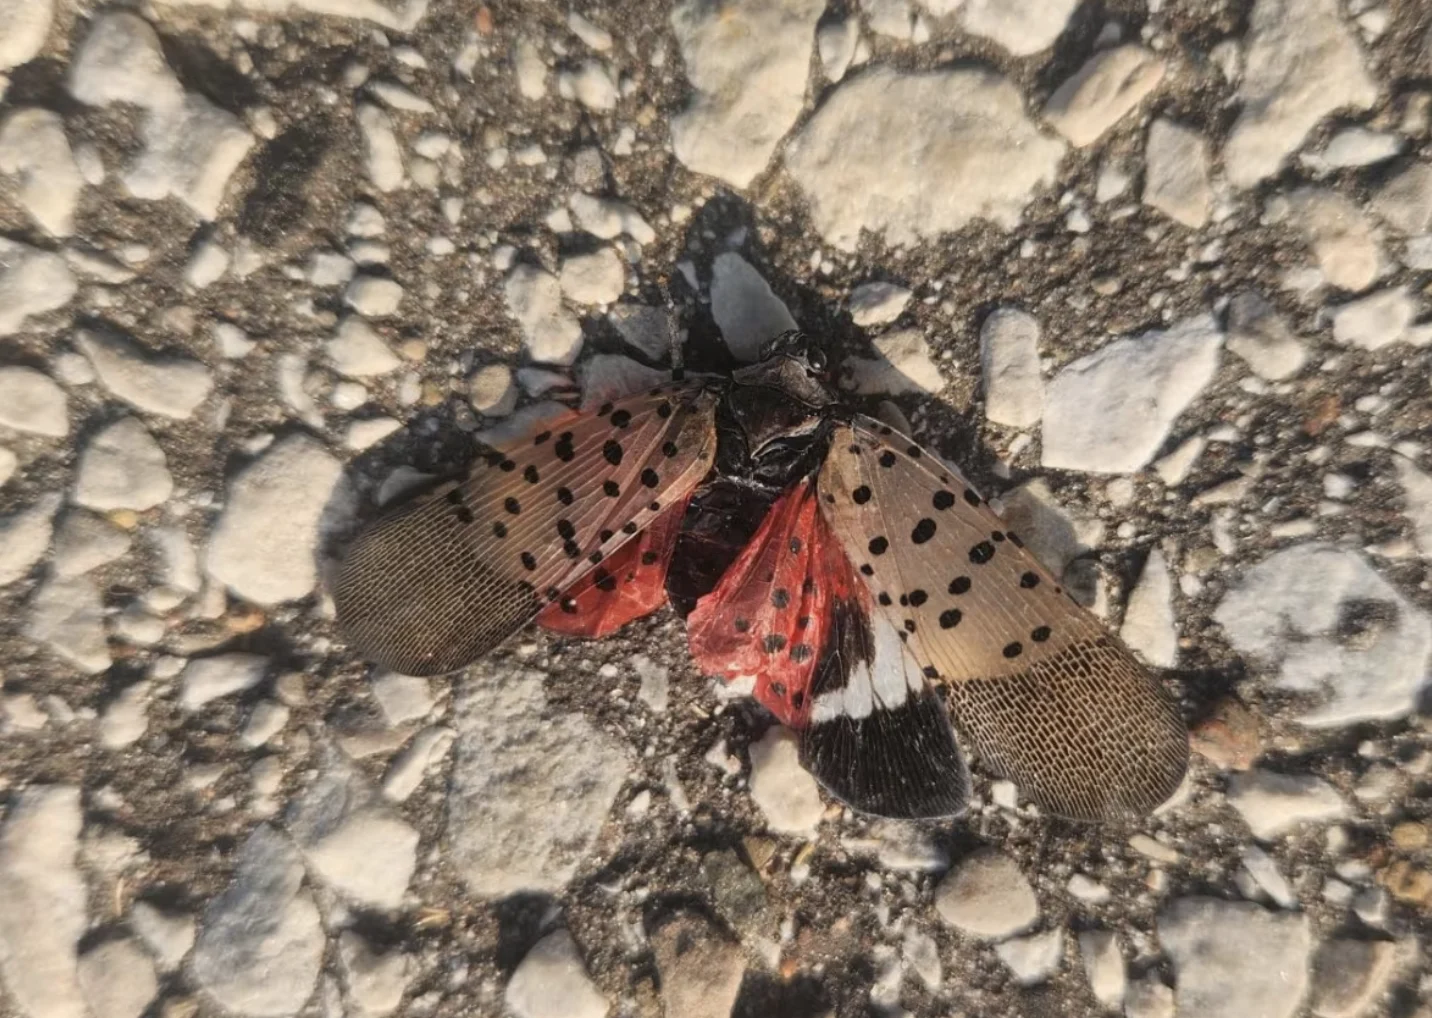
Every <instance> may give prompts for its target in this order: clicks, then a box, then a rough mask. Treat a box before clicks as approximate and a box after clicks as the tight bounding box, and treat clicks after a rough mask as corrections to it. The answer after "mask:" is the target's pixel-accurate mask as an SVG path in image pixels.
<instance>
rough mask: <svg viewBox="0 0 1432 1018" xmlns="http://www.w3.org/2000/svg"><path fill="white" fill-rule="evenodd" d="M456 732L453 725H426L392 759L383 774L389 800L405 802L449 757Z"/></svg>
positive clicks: (384, 786) (384, 795)
mask: <svg viewBox="0 0 1432 1018" xmlns="http://www.w3.org/2000/svg"><path fill="white" fill-rule="evenodd" d="M456 737H457V733H455V732H454V731H453V730H452V729H451V728H441V727H432V728H424V729H423V730H422V731H421V732H419V733H418V734H417V735H415V736H413V741H412V742H410V743H409V744H408V748H407V749H405V750H403V751H402V752H401V753H399V754H398V755H397V756H396V757H394V758H393V763H392V764H391V765H390V766H389V767H388V773H387V774H385V775H383V797H384V798H385V799H387V800H389V801H390V802H406V801H407V799H408V796H410V795H412V794H413V793H414V792H416V791H417V790H418V786H419V785H421V784H422V783H423V778H424V777H425V776H426V775H427V773H428V771H430V770H432V769H433V768H434V767H436V766H437V765H438V764H439V763H441V762H442V761H443V759H444V758H445V757H446V756H447V753H448V750H449V749H451V748H452V744H453V741H454V740H455V739H456Z"/></svg>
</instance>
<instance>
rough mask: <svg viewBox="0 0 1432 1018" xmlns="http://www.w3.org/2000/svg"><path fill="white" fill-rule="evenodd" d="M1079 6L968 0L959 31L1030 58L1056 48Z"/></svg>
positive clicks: (1067, 1)
mask: <svg viewBox="0 0 1432 1018" xmlns="http://www.w3.org/2000/svg"><path fill="white" fill-rule="evenodd" d="M927 6H929V5H928V4H927ZM1077 6H1078V0H965V3H964V6H963V7H961V8H960V27H962V28H963V29H964V30H965V31H966V32H970V33H973V34H974V35H982V36H984V37H985V38H987V39H992V40H994V41H995V42H996V43H998V44H999V45H1001V46H1003V47H1004V48H1005V49H1007V50H1009V51H1010V52H1011V53H1013V54H1014V55H1015V56H1017V57H1027V56H1029V55H1030V54H1033V53H1038V52H1039V51H1040V50H1044V49H1048V48H1049V47H1050V46H1051V45H1053V43H1054V40H1055V39H1057V38H1059V35H1060V33H1062V32H1063V31H1064V26H1065V25H1067V24H1068V23H1069V16H1070V15H1071V14H1073V13H1074V8H1075V7H1077Z"/></svg>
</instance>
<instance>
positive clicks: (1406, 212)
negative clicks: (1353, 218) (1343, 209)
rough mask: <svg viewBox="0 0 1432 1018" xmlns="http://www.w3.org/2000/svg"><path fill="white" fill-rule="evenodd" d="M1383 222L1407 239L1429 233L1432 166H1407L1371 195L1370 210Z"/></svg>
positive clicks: (1420, 163) (1427, 164)
mask: <svg viewBox="0 0 1432 1018" xmlns="http://www.w3.org/2000/svg"><path fill="white" fill-rule="evenodd" d="M1370 207H1371V208H1372V211H1373V212H1375V213H1376V214H1377V215H1378V216H1379V217H1381V218H1382V221H1383V222H1385V223H1386V224H1387V225H1388V226H1390V227H1392V228H1393V230H1395V231H1397V232H1398V233H1401V234H1404V235H1406V236H1409V237H1414V236H1420V235H1422V234H1426V233H1432V164H1429V163H1426V162H1409V163H1406V164H1404V165H1402V166H1401V167H1399V168H1398V170H1397V171H1396V172H1395V173H1393V174H1392V175H1391V176H1389V177H1388V178H1387V180H1386V181H1385V182H1384V183H1383V184H1382V185H1381V186H1380V187H1379V188H1378V189H1377V191H1376V192H1375V193H1374V194H1373V197H1372V202H1371V206H1370Z"/></svg>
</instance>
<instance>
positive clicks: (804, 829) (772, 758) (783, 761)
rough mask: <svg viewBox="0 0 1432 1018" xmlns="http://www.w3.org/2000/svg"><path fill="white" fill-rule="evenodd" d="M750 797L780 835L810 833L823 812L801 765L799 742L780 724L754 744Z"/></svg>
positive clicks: (818, 791) (815, 789)
mask: <svg viewBox="0 0 1432 1018" xmlns="http://www.w3.org/2000/svg"><path fill="white" fill-rule="evenodd" d="M750 753H751V798H752V799H753V800H754V801H755V803H756V805H757V806H758V807H760V810H761V812H762V814H764V815H765V818H766V825H767V826H768V827H770V829H771V830H773V831H778V832H779V833H781V834H812V833H814V831H815V829H816V825H817V824H819V823H820V819H821V817H822V816H823V815H824V813H825V806H824V805H823V804H822V803H821V801H820V790H819V788H818V786H817V785H816V782H815V778H813V777H811V776H810V772H809V771H807V770H806V769H805V768H803V767H802V766H801V765H800V747H799V742H798V740H797V739H796V738H795V736H794V735H792V734H791V732H790V731H789V730H788V729H786V728H783V727H781V726H779V725H777V726H774V727H772V728H770V729H768V730H767V731H766V734H765V735H764V736H762V737H761V739H760V741H758V742H753V743H752V744H751V747H750Z"/></svg>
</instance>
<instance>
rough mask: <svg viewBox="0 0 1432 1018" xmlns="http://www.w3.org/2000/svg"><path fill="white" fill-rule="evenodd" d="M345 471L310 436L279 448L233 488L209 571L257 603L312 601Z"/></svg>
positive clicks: (214, 536)
mask: <svg viewBox="0 0 1432 1018" xmlns="http://www.w3.org/2000/svg"><path fill="white" fill-rule="evenodd" d="M342 469H343V468H342V466H341V465H340V464H339V462H338V460H337V459H335V458H334V457H333V456H332V455H331V454H330V453H329V452H328V451H327V450H325V449H324V448H323V446H321V445H319V444H318V442H316V441H314V440H313V439H311V438H309V437H307V436H305V435H293V436H291V437H289V438H285V439H283V440H281V441H279V442H276V443H275V444H274V445H273V446H271V447H270V448H269V449H268V451H267V452H265V453H264V454H263V455H261V456H260V457H259V458H258V459H256V460H254V461H253V462H252V463H250V464H249V465H248V466H246V467H244V468H243V469H242V470H241V471H239V473H238V474H236V475H235V476H234V477H233V478H231V479H230V481H229V486H228V502H227V504H226V505H225V507H224V511H223V513H222V514H221V515H220V516H219V519H218V522H217V523H216V524H215V526H214V529H213V531H212V532H211V534H210V536H209V544H208V547H207V548H206V549H205V553H204V569H205V571H206V572H207V573H208V574H209V575H210V576H212V577H214V578H215V579H217V580H219V581H220V582H221V583H223V584H224V585H225V586H227V587H228V588H229V589H230V590H232V591H233V592H234V593H236V594H238V595H239V596H240V597H243V598H246V599H247V600H250V601H253V602H255V603H257V604H278V603H280V602H283V601H292V600H295V599H297V598H301V597H306V596H307V595H308V594H309V593H311V592H312V590H313V588H314V586H315V584H316V583H317V582H318V566H317V562H316V561H315V555H316V549H317V545H318V539H319V536H320V535H319V526H320V523H321V521H322V519H323V515H324V512H325V510H326V509H328V507H329V505H330V500H334V499H338V500H340V501H341V500H342V499H343V497H344V493H343V491H341V490H338V486H339V479H340V477H341V475H342Z"/></svg>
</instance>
